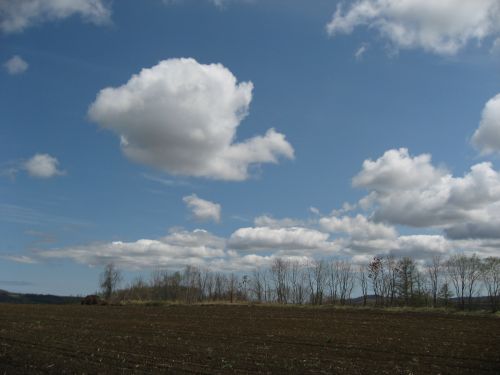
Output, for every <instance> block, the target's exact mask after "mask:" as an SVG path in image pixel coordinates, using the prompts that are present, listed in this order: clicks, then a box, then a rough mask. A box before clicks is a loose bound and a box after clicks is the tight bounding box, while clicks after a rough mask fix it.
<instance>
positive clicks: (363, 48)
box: [354, 44, 368, 61]
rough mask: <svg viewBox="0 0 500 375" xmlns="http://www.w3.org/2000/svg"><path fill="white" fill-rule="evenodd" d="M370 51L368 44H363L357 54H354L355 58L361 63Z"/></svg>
mask: <svg viewBox="0 0 500 375" xmlns="http://www.w3.org/2000/svg"><path fill="white" fill-rule="evenodd" d="M367 49H368V47H367V45H366V44H363V45H362V46H361V47H359V48H358V49H357V50H356V52H355V53H354V58H355V59H356V60H357V61H360V60H362V59H363V56H364V55H365V52H366V50H367Z"/></svg>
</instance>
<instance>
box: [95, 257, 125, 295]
mask: <svg viewBox="0 0 500 375" xmlns="http://www.w3.org/2000/svg"><path fill="white" fill-rule="evenodd" d="M121 280H122V276H121V272H120V270H118V269H117V268H116V267H115V265H114V264H113V263H108V264H107V265H106V266H105V267H104V270H103V272H102V273H101V277H100V282H99V285H100V287H101V291H102V294H103V296H104V298H105V299H106V300H109V299H111V296H112V295H113V293H114V292H115V291H116V289H117V287H118V284H119V283H120V282H121Z"/></svg>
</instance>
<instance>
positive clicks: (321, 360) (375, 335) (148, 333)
mask: <svg viewBox="0 0 500 375" xmlns="http://www.w3.org/2000/svg"><path fill="white" fill-rule="evenodd" d="M4 373H5V374H38V373H51V374H65V373H68V374H73V373H80V374H82V373H87V374H95V373H102V374H114V373H124V374H129V373H130V374H132V373H137V374H141V373H173V374H177V373H179V374H182V373H197V374H198V373H199V374H233V373H236V374H238V373H239V374H252V373H262V374H280V373H286V374H313V373H314V374H332V373H333V374H500V319H498V318H494V317H476V316H459V315H447V314H441V313H395V312H385V311H371V310H362V309H349V310H340V309H328V308H298V307H270V306H243V305H234V306H230V305H196V306H183V305H172V306H166V307H146V306H79V305H78V306H76V305H73V306H50V305H0V374H4Z"/></svg>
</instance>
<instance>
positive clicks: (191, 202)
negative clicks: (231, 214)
mask: <svg viewBox="0 0 500 375" xmlns="http://www.w3.org/2000/svg"><path fill="white" fill-rule="evenodd" d="M182 200H183V201H184V203H186V205H187V206H188V208H189V209H190V210H191V212H192V213H193V216H194V217H195V218H196V219H198V220H213V221H215V222H216V223H218V222H219V221H220V212H221V206H220V204H218V203H214V202H210V201H207V200H205V199H201V198H198V196H197V195H196V194H192V195H188V196H186V197H184V198H182Z"/></svg>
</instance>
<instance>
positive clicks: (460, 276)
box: [446, 254, 481, 309]
mask: <svg viewBox="0 0 500 375" xmlns="http://www.w3.org/2000/svg"><path fill="white" fill-rule="evenodd" d="M446 268H447V271H448V275H449V277H450V279H451V281H452V283H453V286H454V288H455V293H456V296H457V298H458V299H459V303H460V308H462V309H465V302H466V301H467V302H468V304H469V306H471V304H472V297H473V296H474V294H475V292H476V289H477V281H478V279H479V277H480V275H481V272H480V271H481V263H480V261H479V259H478V258H477V256H476V255H475V254H474V255H473V256H472V257H468V256H466V255H464V254H460V255H453V256H452V257H450V259H448V261H447V262H446Z"/></svg>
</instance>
